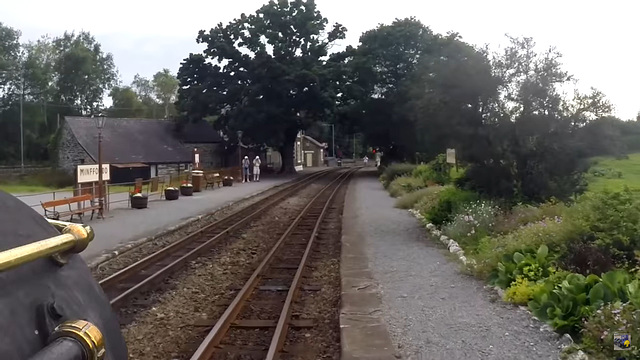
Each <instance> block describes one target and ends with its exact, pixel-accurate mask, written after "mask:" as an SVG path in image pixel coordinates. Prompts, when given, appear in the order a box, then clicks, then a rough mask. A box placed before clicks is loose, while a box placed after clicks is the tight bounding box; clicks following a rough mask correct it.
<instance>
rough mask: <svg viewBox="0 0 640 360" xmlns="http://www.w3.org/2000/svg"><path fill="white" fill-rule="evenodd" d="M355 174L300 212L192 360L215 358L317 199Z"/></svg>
mask: <svg viewBox="0 0 640 360" xmlns="http://www.w3.org/2000/svg"><path fill="white" fill-rule="evenodd" d="M357 169H358V168H356V171H357ZM354 172H355V171H354V170H348V171H345V172H343V173H341V174H340V175H339V176H338V177H337V178H336V179H334V180H333V181H332V182H331V183H329V184H328V185H326V186H325V187H324V188H323V189H322V190H320V191H319V192H318V194H317V195H316V196H314V197H313V199H311V200H310V201H309V203H308V204H307V205H306V206H305V208H304V209H303V210H302V211H301V212H300V214H299V215H298V216H297V217H296V218H295V219H294V220H293V222H292V223H291V225H289V227H288V228H287V230H286V231H285V233H284V234H283V235H282V236H281V237H280V238H279V239H278V241H277V242H276V244H275V245H274V246H273V247H272V248H271V250H270V251H269V253H268V254H267V255H266V256H265V257H264V259H263V260H262V262H261V263H260V265H258V267H257V268H256V270H255V271H254V272H253V274H252V275H251V277H250V278H249V280H247V282H246V283H245V285H244V286H243V287H242V289H241V290H240V292H238V294H237V295H236V297H235V298H234V300H233V301H232V302H231V304H230V305H229V307H228V308H227V309H226V310H225V312H224V313H223V314H222V316H221V317H220V319H219V320H218V321H217V322H216V324H215V325H214V327H213V328H212V329H211V331H210V332H209V334H207V336H206V337H205V339H204V340H203V341H202V343H201V344H200V346H199V347H198V349H197V350H196V351H195V353H194V354H193V355H192V356H191V360H208V359H210V358H211V357H212V356H213V354H214V352H215V351H216V348H217V347H219V346H220V343H221V342H222V340H223V339H224V337H225V335H226V334H227V332H228V331H229V328H230V327H231V325H232V324H233V322H234V321H235V319H236V318H237V316H238V315H239V313H240V311H241V310H242V307H243V305H244V304H245V302H246V301H247V299H248V298H249V297H250V296H251V293H252V292H253V290H254V289H255V288H256V286H257V285H258V282H259V280H260V279H261V274H262V273H263V272H264V270H266V269H267V267H268V265H269V264H270V263H271V261H272V260H273V259H274V255H275V254H276V252H277V251H278V250H279V249H280V247H281V246H282V244H283V243H284V242H285V240H287V238H288V237H289V236H290V235H291V234H292V233H293V231H294V230H295V229H296V226H297V225H298V224H299V223H300V222H301V220H302V219H303V218H304V217H305V216H306V215H307V213H308V212H309V210H310V209H311V208H312V206H313V205H315V202H316V200H317V199H319V198H320V197H321V196H322V195H324V194H325V192H326V191H327V190H329V189H331V188H332V187H333V186H334V185H335V184H336V183H337V184H339V185H338V187H337V188H339V186H340V185H341V184H342V183H343V181H344V179H346V178H348V177H349V176H350V175H351V174H352V173H354ZM337 188H336V189H337ZM333 194H335V191H334V192H332V194H331V196H330V198H329V199H328V200H327V201H326V202H327V203H329V202H330V201H331V199H332V198H333ZM314 233H315V232H314Z"/></svg>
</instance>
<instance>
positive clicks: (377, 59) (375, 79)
mask: <svg viewBox="0 0 640 360" xmlns="http://www.w3.org/2000/svg"><path fill="white" fill-rule="evenodd" d="M440 43H441V37H440V36H439V35H437V34H434V33H433V32H432V31H431V30H430V29H429V28H428V27H427V26H425V25H424V24H422V23H421V22H420V21H419V20H417V19H415V18H407V19H397V20H395V21H394V22H393V23H391V24H390V25H380V26H378V27H377V28H375V29H372V30H370V31H367V32H365V33H364V34H363V35H362V36H361V37H360V45H359V46H358V47H357V48H352V47H349V48H347V49H346V50H345V51H344V52H343V53H341V54H336V55H335V56H333V60H334V61H336V62H337V63H340V62H342V63H343V66H342V67H341V70H342V71H341V72H340V75H341V77H340V82H341V91H340V93H339V94H340V96H339V98H338V104H339V111H338V112H337V120H338V122H339V123H340V125H342V126H346V127H351V128H353V131H359V132H362V133H363V134H364V136H365V139H364V140H365V142H366V143H368V144H370V145H373V146H376V147H378V148H380V149H381V150H382V151H383V152H384V153H385V159H393V160H400V161H402V160H408V159H412V158H413V154H414V153H415V151H416V147H417V138H416V136H415V135H416V133H415V126H414V124H413V123H412V119H411V118H410V117H409V116H407V113H406V112H404V111H402V107H403V106H404V104H405V103H406V102H407V101H408V99H409V98H408V96H409V94H407V83H408V82H409V81H410V80H411V79H412V77H413V76H414V73H415V71H416V70H417V69H418V67H419V63H420V59H421V58H423V57H426V56H428V55H430V54H435V53H438V51H439V50H438V49H439V47H440V46H441V45H440Z"/></svg>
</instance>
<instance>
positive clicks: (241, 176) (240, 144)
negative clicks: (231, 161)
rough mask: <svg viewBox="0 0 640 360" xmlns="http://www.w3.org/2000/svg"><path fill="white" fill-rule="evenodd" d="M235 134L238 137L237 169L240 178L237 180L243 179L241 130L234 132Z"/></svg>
mask: <svg viewBox="0 0 640 360" xmlns="http://www.w3.org/2000/svg"><path fill="white" fill-rule="evenodd" d="M236 134H237V135H238V167H239V168H240V177H239V178H238V179H244V174H243V173H242V130H238V131H236ZM238 181H239V180H238Z"/></svg>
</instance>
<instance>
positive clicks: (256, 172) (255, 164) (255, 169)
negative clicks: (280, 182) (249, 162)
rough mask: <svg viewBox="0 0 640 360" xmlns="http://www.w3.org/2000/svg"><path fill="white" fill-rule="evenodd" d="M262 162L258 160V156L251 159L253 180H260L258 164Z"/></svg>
mask: <svg viewBox="0 0 640 360" xmlns="http://www.w3.org/2000/svg"><path fill="white" fill-rule="evenodd" d="M261 163H262V162H261V161H260V157H259V156H256V158H255V159H253V181H260V164H261Z"/></svg>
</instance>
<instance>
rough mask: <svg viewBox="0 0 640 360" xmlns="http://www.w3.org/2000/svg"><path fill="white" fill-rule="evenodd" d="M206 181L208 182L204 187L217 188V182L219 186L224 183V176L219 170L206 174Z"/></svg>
mask: <svg viewBox="0 0 640 360" xmlns="http://www.w3.org/2000/svg"><path fill="white" fill-rule="evenodd" d="M204 181H205V182H206V184H205V186H204V189H205V190H206V189H208V188H209V186H211V187H212V188H214V189H215V187H216V184H218V187H220V186H221V185H222V176H220V173H219V172H213V173H208V174H205V175H204Z"/></svg>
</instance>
